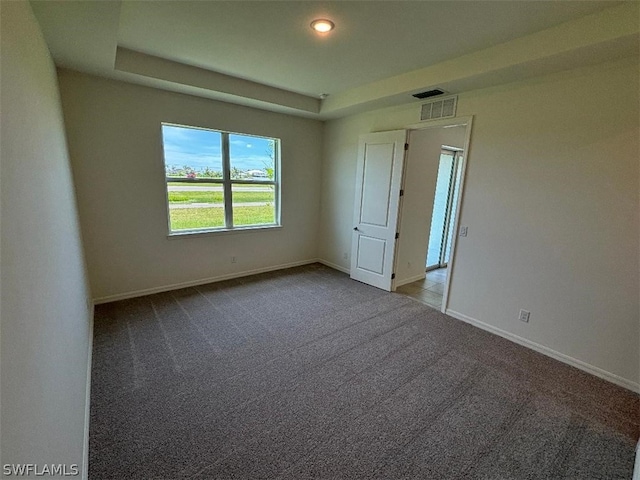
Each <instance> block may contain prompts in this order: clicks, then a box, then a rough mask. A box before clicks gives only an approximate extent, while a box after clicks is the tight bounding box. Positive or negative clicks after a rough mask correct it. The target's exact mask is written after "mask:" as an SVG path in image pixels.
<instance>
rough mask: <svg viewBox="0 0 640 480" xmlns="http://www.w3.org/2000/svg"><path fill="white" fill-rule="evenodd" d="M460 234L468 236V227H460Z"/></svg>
mask: <svg viewBox="0 0 640 480" xmlns="http://www.w3.org/2000/svg"><path fill="white" fill-rule="evenodd" d="M460 236H461V237H466V236H467V227H460Z"/></svg>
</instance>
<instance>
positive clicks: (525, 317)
mask: <svg viewBox="0 0 640 480" xmlns="http://www.w3.org/2000/svg"><path fill="white" fill-rule="evenodd" d="M529 315H531V312H528V311H526V310H520V316H519V317H518V320H520V321H521V322H525V323H529Z"/></svg>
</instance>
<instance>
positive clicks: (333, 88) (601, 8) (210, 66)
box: [31, 0, 638, 118]
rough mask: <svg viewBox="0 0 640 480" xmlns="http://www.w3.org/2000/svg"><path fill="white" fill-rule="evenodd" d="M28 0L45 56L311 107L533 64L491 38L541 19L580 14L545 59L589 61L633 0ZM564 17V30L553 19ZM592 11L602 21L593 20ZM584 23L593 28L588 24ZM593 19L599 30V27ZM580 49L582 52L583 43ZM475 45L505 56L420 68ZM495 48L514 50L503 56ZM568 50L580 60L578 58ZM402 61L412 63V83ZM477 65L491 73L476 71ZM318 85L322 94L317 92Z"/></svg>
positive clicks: (634, 32)
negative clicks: (320, 26)
mask: <svg viewBox="0 0 640 480" xmlns="http://www.w3.org/2000/svg"><path fill="white" fill-rule="evenodd" d="M31 3H32V5H33V8H34V12H35V14H36V16H37V18H38V20H39V22H40V24H41V26H42V30H43V33H44V35H45V39H46V41H47V43H48V45H49V48H50V50H51V52H52V55H53V57H54V60H55V61H56V64H58V65H59V66H62V67H66V68H71V69H75V70H80V71H85V72H89V73H93V74H97V75H102V76H106V77H111V78H118V79H122V80H126V81H132V82H136V83H142V84H148V85H152V86H156V87H160V88H167V89H170V90H174V91H182V92H185V93H190V94H196V95H202V96H206V97H210V98H219V99H222V100H226V101H233V102H236V103H241V104H248V105H256V106H258V107H260V108H270V109H274V110H282V111H288V112H290V113H297V114H303V115H306V116H319V117H321V118H322V117H323V116H324V117H330V116H336V115H339V114H340V113H348V112H351V111H355V110H358V109H359V108H360V109H362V108H371V107H375V106H380V105H387V104H397V103H402V102H408V101H412V99H411V97H410V96H409V95H406V97H405V96H403V95H404V94H405V93H408V91H409V90H414V89H419V88H422V87H424V88H430V87H434V86H445V87H450V88H449V90H452V88H451V87H453V89H455V88H474V87H477V86H484V85H485V84H491V83H495V82H497V81H501V82H502V81H509V80H511V79H515V78H517V77H518V75H517V74H516V75H510V74H508V71H509V68H510V67H511V69H513V67H517V66H518V65H519V64H520V63H526V64H527V65H528V64H530V63H531V62H533V61H537V62H538V63H539V62H540V60H541V58H542V57H544V56H545V54H543V55H540V52H538V53H536V54H534V53H532V52H531V46H527V45H523V46H521V47H520V48H521V50H523V51H522V52H520V53H519V52H514V51H512V50H513V48H511V50H509V48H507V50H508V52H507V51H506V50H504V48H505V46H506V47H508V46H509V45H516V44H517V43H518V42H520V43H522V39H523V38H524V39H527V38H528V39H530V41H529V43H530V44H531V45H534V46H535V45H536V44H537V43H539V41H543V37H542V36H540V35H541V34H540V32H545V31H549V32H551V34H550V35H551V36H553V35H555V38H556V39H560V41H562V39H561V35H560V33H559V32H561V31H564V30H567V31H570V30H571V25H573V24H575V25H582V26H581V27H580V26H578V27H574V30H576V32H575V33H574V34H568V35H569V36H571V35H573V36H575V35H586V36H588V37H592V36H593V38H584V39H581V42H578V43H576V44H575V45H574V46H573V47H572V49H571V50H572V51H574V53H575V55H574V54H572V55H569V56H570V57H571V59H569V58H566V59H565V60H569V61H568V62H565V60H562V61H560V62H558V59H557V58H556V61H555V63H556V64H558V65H557V66H556V67H553V68H551V70H553V69H556V70H557V69H558V68H561V67H562V66H563V65H564V64H566V65H569V66H573V64H580V63H584V62H585V61H593V60H594V55H596V56H597V58H596V59H598V60H603V59H605V58H608V57H611V56H616V55H629V54H633V53H635V52H637V43H638V26H637V23H638V19H637V15H636V18H635V23H634V21H633V19H632V20H628V21H627V24H628V25H626V27H625V28H623V29H622V32H621V33H619V34H617V37H616V35H613V37H612V35H611V34H610V33H609V30H616V31H617V27H616V28H614V26H613V25H608V23H619V22H618V20H619V18H622V17H625V16H626V17H628V16H629V13H633V12H635V10H633V8H636V7H637V4H638V2H627V4H626V5H622V4H623V3H624V2H611V1H549V2H545V1H510V2H505V1H502V2H494V1H475V2H467V1H462V2H458V1H386V2H385V1H374V2H366V1H354V2H350V1H336V2H312V1H285V2H275V1H257V2H253V1H229V2H225V1H132V0H128V1H124V2H120V1H92V2H89V1H79V2H76V1H66V0H65V1H51V0H49V1H42V0H32V2H31ZM625 8H626V9H627V11H625V12H626V13H625V12H623V10H624V9H625ZM636 10H637V8H636ZM614 11H615V12H618V13H617V14H616V15H617V17H616V15H614V14H613V13H612V14H611V15H607V12H614ZM319 17H324V18H329V19H331V20H332V21H334V22H335V24H336V29H335V30H334V31H333V32H332V33H331V34H329V35H325V36H318V35H317V34H315V33H314V32H313V31H312V30H311V29H310V28H309V24H310V23H311V21H312V20H313V19H314V18H319ZM589 19H592V20H591V23H589ZM567 22H568V23H567ZM580 22H582V23H580ZM565 24H566V25H569V28H568V29H564V26H565ZM600 24H602V28H598V27H599V26H600ZM594 26H595V27H596V28H595V30H597V31H596V32H595V33H594V34H593V35H592V33H590V32H592V30H594ZM563 29H564V30H563ZM600 30H603V31H604V30H606V32H604V33H606V35H605V34H604V33H603V32H602V31H600ZM554 32H555V33H554ZM580 32H582V33H580ZM536 34H537V35H538V37H539V40H536V38H537V37H536V36H535V35H536ZM559 35H560V37H559ZM594 35H595V36H594ZM598 35H600V36H598ZM569 40H571V39H569ZM556 41H557V40H556ZM525 43H526V42H525ZM569 43H570V42H569ZM585 48H587V51H585V50H584V49H585ZM581 49H582V51H581V53H579V54H578V51H579V50H581ZM556 50H557V51H556ZM565 50H566V49H565ZM591 51H593V55H590V54H589V52H591ZM598 51H599V52H600V53H598ZM479 52H485V53H484V56H485V57H486V58H487V59H488V61H487V62H486V64H487V65H489V64H490V63H492V62H493V61H494V60H496V59H495V58H493V57H495V56H496V55H501V53H500V52H503V55H505V57H504V59H499V60H500V61H502V60H504V61H503V62H502V63H500V61H498V62H497V63H496V65H495V68H494V67H492V68H485V71H483V70H482V69H478V68H477V66H476V67H475V71H473V72H471V70H470V71H469V73H468V74H467V73H465V72H461V71H460V72H457V73H456V75H457V76H451V75H449V76H447V75H443V72H440V73H439V74H434V72H435V73H438V72H439V71H438V70H437V69H438V67H439V66H440V67H442V66H446V65H448V64H451V62H456V61H458V62H459V60H460V59H465V58H471V61H470V63H469V61H467V63H469V68H470V69H472V67H473V65H472V64H473V61H476V62H477V61H479V60H480V59H481V58H482V55H481V56H480V57H479V58H478V59H476V60H473V58H474V57H473V56H474V55H476V56H477V55H478V53H479ZM491 52H493V53H491ZM509 55H511V56H512V57H513V56H514V55H520V56H521V58H520V59H515V58H508V56H509ZM527 55H528V57H527ZM558 55H561V56H562V55H564V56H565V57H567V52H566V51H564V50H562V48H560V46H558V45H555V46H554V45H550V46H549V51H548V55H547V56H549V57H556V56H558ZM525 57H526V58H525ZM578 57H580V58H582V60H579V61H578V60H577V59H578ZM447 62H449V63H447ZM550 64H551V63H550V62H547V63H546V64H545V65H547V67H548V66H549V65H550ZM545 65H542V70H544V67H545ZM456 68H458V69H459V68H465V67H464V65H462V66H460V65H458V67H456ZM429 69H431V70H433V69H436V70H433V71H431V70H429ZM441 70H442V69H441ZM520 70H522V69H520ZM416 72H423V73H422V76H423V77H424V84H422V83H420V82H421V80H420V78H419V77H417V76H416V75H415V73H416ZM429 72H431V75H430V74H429ZM412 75H413V77H415V78H413V77H412ZM438 75H440V76H438ZM449 77H451V78H449ZM489 77H491V78H494V77H495V79H494V80H491V81H489V82H487V78H489ZM394 78H397V79H398V82H396V83H393V82H391V84H393V85H402V88H401V89H400V90H397V89H394V88H391V89H389V88H388V87H385V85H386V84H385V82H389V80H390V79H394ZM482 79H484V80H482ZM430 82H435V83H430ZM456 82H457V83H456ZM376 85H377V86H378V87H376V88H375V89H374V88H373V86H376ZM382 88H387V90H389V91H388V92H384V91H382V90H381V89H382ZM403 89H404V90H403ZM373 90H376V92H375V93H374V91H373ZM323 93H327V94H329V95H330V96H329V98H328V99H327V100H323V101H321V100H320V95H321V94H323Z"/></svg>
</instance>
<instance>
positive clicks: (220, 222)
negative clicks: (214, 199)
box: [170, 192, 275, 231]
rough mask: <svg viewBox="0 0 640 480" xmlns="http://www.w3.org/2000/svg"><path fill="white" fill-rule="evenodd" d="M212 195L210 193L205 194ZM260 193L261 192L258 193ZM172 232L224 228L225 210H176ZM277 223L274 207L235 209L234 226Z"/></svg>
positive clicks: (174, 211)
mask: <svg viewBox="0 0 640 480" xmlns="http://www.w3.org/2000/svg"><path fill="white" fill-rule="evenodd" d="M204 193H210V192H204ZM257 193H260V192H257ZM170 217H171V230H172V231H176V230H190V229H194V228H214V227H224V208H220V207H211V208H176V209H172V210H170ZM274 222H275V208H274V206H273V205H264V206H259V207H234V208H233V224H234V226H236V227H237V226H242V225H258V224H271V223H274Z"/></svg>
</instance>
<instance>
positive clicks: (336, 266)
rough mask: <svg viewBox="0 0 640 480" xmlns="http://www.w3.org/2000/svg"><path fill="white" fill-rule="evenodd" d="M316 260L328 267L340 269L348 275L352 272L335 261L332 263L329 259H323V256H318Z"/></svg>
mask: <svg viewBox="0 0 640 480" xmlns="http://www.w3.org/2000/svg"><path fill="white" fill-rule="evenodd" d="M316 261H317V262H318V263H321V264H323V265H326V266H327V267H330V268H333V269H334V270H338V271H339V272H342V273H346V274H347V275H349V274H350V273H351V271H350V270H349V269H348V268H344V267H341V266H340V265H337V264H335V263H331V262H330V261H328V260H323V259H322V258H318V259H317V260H316Z"/></svg>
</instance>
